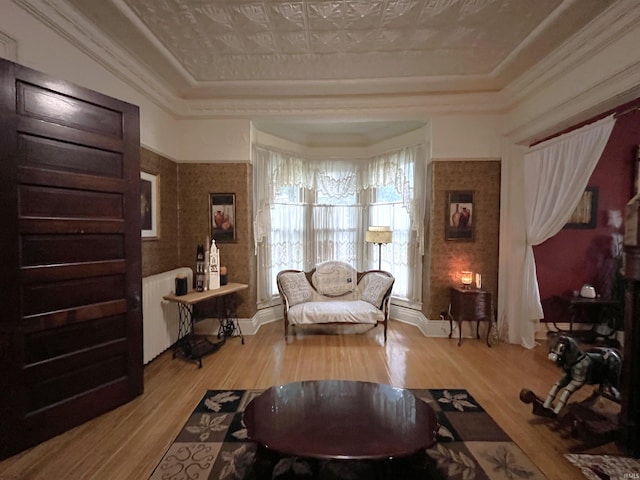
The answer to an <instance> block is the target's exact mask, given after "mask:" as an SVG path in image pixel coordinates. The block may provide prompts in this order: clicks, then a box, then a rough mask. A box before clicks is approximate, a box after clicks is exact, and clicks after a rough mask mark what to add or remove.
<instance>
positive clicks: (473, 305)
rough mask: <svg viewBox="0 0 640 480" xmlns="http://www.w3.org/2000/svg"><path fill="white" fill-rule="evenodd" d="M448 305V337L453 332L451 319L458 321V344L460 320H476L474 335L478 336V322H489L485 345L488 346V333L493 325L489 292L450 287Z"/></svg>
mask: <svg viewBox="0 0 640 480" xmlns="http://www.w3.org/2000/svg"><path fill="white" fill-rule="evenodd" d="M450 301H451V304H450V305H449V312H448V317H449V338H451V335H452V334H453V321H456V322H458V346H460V345H461V344H462V322H463V321H465V320H467V321H470V322H476V337H477V338H480V322H482V321H486V322H489V328H488V329H487V345H488V346H489V347H490V346H491V343H489V334H490V333H491V328H492V327H493V322H492V317H491V293H489V292H487V291H484V290H479V289H475V288H468V289H467V288H459V287H451V290H450Z"/></svg>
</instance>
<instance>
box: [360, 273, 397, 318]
mask: <svg viewBox="0 0 640 480" xmlns="http://www.w3.org/2000/svg"><path fill="white" fill-rule="evenodd" d="M371 282H373V283H371ZM394 283H395V278H394V277H393V275H391V273H389V272H386V271H384V270H367V271H365V272H362V273H361V274H360V273H359V274H358V286H359V291H360V297H361V299H362V300H365V301H367V302H369V303H371V304H372V305H374V306H375V307H376V308H378V309H379V310H382V311H385V309H386V310H388V304H389V299H390V298H391V291H392V290H393V284H394Z"/></svg>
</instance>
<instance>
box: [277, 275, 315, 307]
mask: <svg viewBox="0 0 640 480" xmlns="http://www.w3.org/2000/svg"><path fill="white" fill-rule="evenodd" d="M280 287H281V288H282V292H283V293H284V294H285V295H286V297H287V300H288V301H289V306H290V307H292V306H293V305H298V304H299V303H303V302H306V301H309V300H310V299H311V285H309V282H308V281H307V277H306V276H305V274H304V272H286V273H283V274H281V275H280Z"/></svg>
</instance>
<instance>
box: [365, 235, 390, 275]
mask: <svg viewBox="0 0 640 480" xmlns="http://www.w3.org/2000/svg"><path fill="white" fill-rule="evenodd" d="M392 238H393V232H392V231H391V227H377V226H371V227H369V229H368V230H367V232H366V234H365V240H366V241H367V243H375V244H377V245H378V270H382V244H383V243H391V239H392Z"/></svg>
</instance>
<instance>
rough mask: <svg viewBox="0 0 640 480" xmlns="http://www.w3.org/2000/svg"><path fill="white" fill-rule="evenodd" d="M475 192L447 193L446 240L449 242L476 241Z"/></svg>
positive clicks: (453, 191) (452, 191) (457, 191)
mask: <svg viewBox="0 0 640 480" xmlns="http://www.w3.org/2000/svg"><path fill="white" fill-rule="evenodd" d="M473 196H474V192H470V191H459V190H451V191H448V192H447V202H446V206H445V219H444V220H445V221H444V232H445V234H444V238H445V240H448V241H467V242H472V241H474V240H475V223H476V222H475V211H474V207H475V205H474V202H473Z"/></svg>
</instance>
